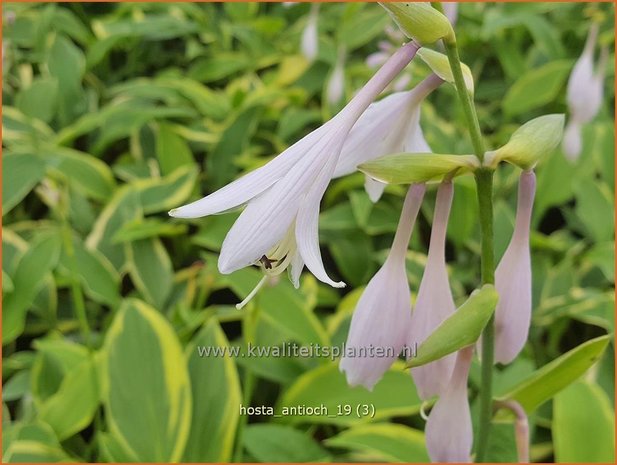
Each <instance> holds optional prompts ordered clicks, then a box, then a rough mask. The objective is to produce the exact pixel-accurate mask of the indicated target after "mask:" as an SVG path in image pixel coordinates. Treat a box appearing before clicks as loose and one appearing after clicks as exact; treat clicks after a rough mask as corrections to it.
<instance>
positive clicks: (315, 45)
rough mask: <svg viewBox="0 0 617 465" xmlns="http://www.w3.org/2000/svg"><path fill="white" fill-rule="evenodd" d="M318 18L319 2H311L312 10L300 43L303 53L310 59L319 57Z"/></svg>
mask: <svg viewBox="0 0 617 465" xmlns="http://www.w3.org/2000/svg"><path fill="white" fill-rule="evenodd" d="M318 18H319V3H313V4H311V11H310V12H309V16H308V20H307V22H306V26H305V27H304V31H302V40H301V44H300V48H301V50H302V54H303V55H304V56H305V57H306V58H307V59H309V60H310V61H313V60H314V59H315V58H317V52H318V51H319V35H318V29H317V19H318Z"/></svg>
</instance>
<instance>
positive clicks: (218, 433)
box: [182, 319, 242, 462]
mask: <svg viewBox="0 0 617 465" xmlns="http://www.w3.org/2000/svg"><path fill="white" fill-rule="evenodd" d="M199 346H206V347H215V348H216V347H220V348H224V347H228V346H229V343H228V342H227V338H226V337H225V333H223V331H222V330H221V328H220V326H219V325H218V323H217V322H216V320H214V319H210V321H209V322H208V323H207V324H206V326H204V328H203V329H202V330H201V331H200V332H199V334H198V335H197V336H196V337H195V339H193V341H192V344H190V345H189V347H188V348H187V355H188V367H189V376H190V378H191V387H192V393H193V415H192V420H191V428H190V431H191V432H190V434H189V439H188V442H187V444H186V448H185V450H184V455H183V458H182V460H183V461H184V462H229V461H230V460H231V459H232V452H233V446H234V437H235V432H236V427H237V425H238V418H239V417H238V406H239V405H240V403H241V402H242V399H241V392H240V380H239V379H238V373H237V371H236V366H235V363H234V360H233V359H232V358H231V357H230V356H229V355H226V356H224V357H201V356H200V355H199V352H198V347H199Z"/></svg>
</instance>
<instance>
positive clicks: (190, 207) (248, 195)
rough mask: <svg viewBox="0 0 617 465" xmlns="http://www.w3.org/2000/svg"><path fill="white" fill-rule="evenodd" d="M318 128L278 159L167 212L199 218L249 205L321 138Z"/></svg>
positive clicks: (184, 216)
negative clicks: (251, 200)
mask: <svg viewBox="0 0 617 465" xmlns="http://www.w3.org/2000/svg"><path fill="white" fill-rule="evenodd" d="M323 128H324V126H321V127H319V128H317V129H316V130H314V131H313V132H311V133H310V134H308V135H307V136H305V137H303V138H302V139H300V140H299V141H298V142H296V143H295V144H293V145H292V146H290V147H289V148H287V149H286V150H285V151H284V152H282V153H281V154H280V155H278V156H277V157H275V158H273V159H272V160H271V161H269V162H268V163H266V164H265V165H264V166H262V167H261V168H257V169H256V170H254V171H251V172H250V173H248V174H245V175H244V176H242V177H241V178H239V179H237V180H235V181H233V182H231V183H230V184H227V185H226V186H225V187H222V188H221V189H219V190H217V191H216V192H213V193H212V194H210V195H208V196H206V197H204V198H202V199H200V200H197V201H195V202H192V203H189V204H187V205H184V206H182V207H179V208H175V209H173V210H171V211H170V212H169V215H170V216H173V217H176V218H199V217H202V216H207V215H212V214H215V213H221V212H224V211H226V210H229V209H231V208H235V207H238V206H240V205H242V204H244V203H246V202H248V201H249V200H250V199H252V198H253V197H256V196H257V195H259V194H261V193H262V192H264V191H265V190H266V189H268V188H269V187H270V186H272V184H274V183H275V182H276V181H278V180H279V179H280V178H281V177H283V176H284V175H285V174H286V173H287V172H289V170H290V169H291V168H292V167H293V166H294V164H295V163H297V162H298V160H299V159H300V158H302V157H303V155H304V154H305V153H306V151H307V150H309V149H310V147H311V146H312V145H313V144H315V141H317V140H319V139H320V138H321V137H323V134H324V129H323Z"/></svg>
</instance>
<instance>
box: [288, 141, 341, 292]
mask: <svg viewBox="0 0 617 465" xmlns="http://www.w3.org/2000/svg"><path fill="white" fill-rule="evenodd" d="M343 136H344V134H343ZM339 139H340V137H339ZM341 145H342V140H336V138H335V139H334V140H330V147H329V148H328V149H327V150H328V152H327V153H326V152H324V155H323V157H327V159H326V160H323V165H322V167H321V170H320V172H319V174H318V175H317V177H316V178H315V179H314V181H313V184H312V186H311V187H310V189H309V191H308V192H307V194H306V196H305V198H304V200H303V202H302V205H301V206H300V210H299V211H298V217H297V219H296V242H297V245H298V251H299V252H300V254H301V255H302V259H303V260H304V263H305V264H306V267H307V268H308V269H309V270H310V272H311V273H313V274H314V275H315V277H316V278H317V279H319V280H320V281H322V282H324V283H326V284H329V285H330V286H333V287H345V283H343V282H342V281H339V282H336V281H333V280H332V279H330V277H329V276H328V274H327V273H326V270H325V269H324V266H323V261H322V258H321V251H320V250H319V234H318V229H319V204H320V202H321V198H322V197H323V194H324V192H325V190H326V187H328V184H329V183H330V179H331V177H332V171H333V170H334V166H335V164H336V160H337V154H338V153H339V151H340V149H341Z"/></svg>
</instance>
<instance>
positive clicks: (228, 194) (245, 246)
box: [169, 42, 418, 287]
mask: <svg viewBox="0 0 617 465" xmlns="http://www.w3.org/2000/svg"><path fill="white" fill-rule="evenodd" d="M417 50H418V46H417V45H416V44H414V43H413V42H410V43H408V44H406V45H404V46H403V47H401V49H399V51H398V52H397V53H396V54H394V55H393V56H392V58H391V59H390V60H388V62H387V63H386V64H385V65H384V66H383V67H382V68H381V69H380V70H379V71H378V72H377V73H376V74H375V75H374V76H373V78H371V80H370V81H369V82H368V83H367V84H366V85H365V86H364V87H363V88H362V90H361V91H360V92H358V94H356V96H355V97H354V98H353V99H352V100H351V101H350V102H349V103H348V104H347V105H346V106H345V108H343V110H341V111H340V112H339V113H338V114H337V115H336V116H335V117H334V118H332V119H331V120H330V121H328V122H327V123H325V124H324V125H322V126H321V127H319V128H318V129H316V130H315V131H313V132H312V133H310V134H309V135H307V136H306V137H304V138H303V139H301V140H300V141H298V142H296V143H295V144H293V145H292V146H291V147H289V148H288V149H287V150H285V151H284V152H283V153H281V154H280V155H279V156H277V157H275V158H274V159H273V160H271V161H270V162H269V163H267V164H266V165H264V166H263V167H261V168H259V169H257V170H255V171H253V172H251V173H248V174H247V175H245V176H243V177H241V178H239V179H237V180H236V181H234V182H232V183H230V184H228V185H227V186H225V187H223V188H221V189H219V190H217V191H216V192H214V193H212V194H210V195H208V196H206V197H204V198H202V199H201V200H197V201H195V202H193V203H190V204H188V205H185V206H182V207H180V208H176V209H174V210H172V211H170V212H169V214H170V215H171V216H174V217H178V218H195V217H202V216H206V215H212V214H215V213H221V212H224V211H226V210H229V209H231V208H235V207H238V206H240V205H243V204H245V203H246V204H247V205H246V208H245V209H244V211H243V212H242V213H241V215H240V216H239V217H238V219H237V220H236V222H235V223H234V224H233V226H232V227H231V229H230V230H229V232H228V233H227V236H226V237H225V240H224V241H223V245H222V248H221V254H220V257H219V262H218V267H219V271H220V272H221V273H223V274H228V273H231V272H233V271H236V270H238V269H241V268H244V267H246V266H249V265H253V264H257V265H260V264H261V261H263V259H265V260H266V261H268V260H269V259H270V258H271V257H269V256H268V255H267V254H268V253H270V252H271V251H272V250H273V249H274V248H276V247H277V245H279V244H280V243H281V242H282V241H283V240H284V239H285V237H286V236H287V234H288V233H289V231H290V230H291V229H293V231H294V233H293V238H292V240H290V241H289V247H288V249H289V251H288V252H287V255H289V256H293V257H294V263H295V264H296V265H297V266H298V267H300V268H301V267H302V263H303V264H305V265H306V266H307V268H308V269H309V270H310V271H311V272H312V273H313V274H314V275H315V276H316V277H317V278H318V279H319V280H320V281H322V282H324V283H327V284H330V285H331V286H334V287H342V286H344V283H342V282H336V281H334V280H332V279H331V278H330V277H329V276H328V275H327V273H326V271H325V269H324V266H323V262H322V259H321V253H320V250H319V240H318V218H319V204H320V201H321V198H322V196H323V193H324V191H325V190H326V187H327V186H328V184H329V182H330V179H331V177H332V174H333V172H334V169H335V166H336V163H337V161H338V158H339V154H340V151H341V148H342V146H343V143H344V141H345V138H346V137H347V135H348V134H349V131H350V130H351V127H352V126H353V125H354V123H355V122H356V121H357V119H358V118H359V117H360V115H361V114H362V113H363V112H364V111H365V110H366V108H367V107H368V106H369V104H370V103H371V102H372V101H373V100H374V99H375V98H376V97H377V96H378V95H379V94H380V93H381V91H382V90H383V89H384V87H385V86H387V85H388V83H389V82H390V81H391V80H392V79H393V78H394V77H395V76H396V75H397V74H398V73H399V72H400V71H401V69H403V68H404V67H405V66H406V65H407V64H408V63H409V61H411V60H412V59H413V57H414V56H415V54H416V52H417ZM292 251H295V253H297V254H298V255H295V254H292ZM281 260H282V258H281ZM282 261H283V262H284V261H285V260H282Z"/></svg>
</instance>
